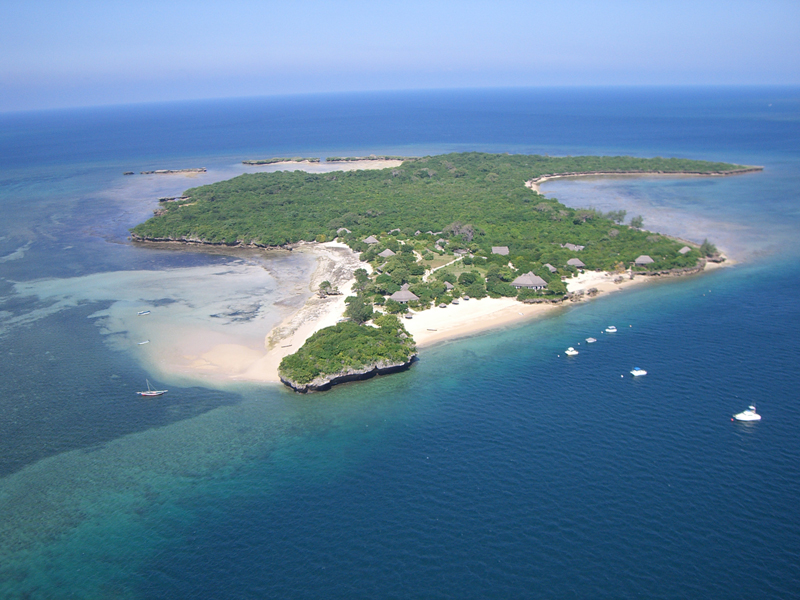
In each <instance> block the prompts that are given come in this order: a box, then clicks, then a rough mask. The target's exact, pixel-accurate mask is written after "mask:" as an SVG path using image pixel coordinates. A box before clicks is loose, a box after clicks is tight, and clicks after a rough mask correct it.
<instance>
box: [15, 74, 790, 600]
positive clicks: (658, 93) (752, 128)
mask: <svg viewBox="0 0 800 600" xmlns="http://www.w3.org/2000/svg"><path fill="white" fill-rule="evenodd" d="M462 150H480V151H493V152H514V153H517V152H519V153H521V152H525V153H549V154H553V155H564V154H581V153H591V154H631V155H637V156H684V157H690V158H703V159H710V160H724V161H732V162H737V163H743V164H757V165H763V166H764V167H765V170H764V171H763V172H761V173H758V174H754V175H747V176H743V177H736V178H724V179H700V178H697V179H694V178H693V179H685V178H684V179H611V180H587V181H562V182H550V183H548V184H546V185H545V186H544V190H543V191H544V192H545V193H547V194H548V195H554V196H556V197H558V198H560V199H561V200H563V201H565V202H567V203H572V204H575V205H580V206H587V205H590V206H597V207H601V208H605V207H627V208H628V210H629V214H638V213H641V214H643V215H644V216H645V225H648V223H652V224H653V225H652V227H653V228H654V229H656V228H657V227H656V225H655V223H657V222H659V221H661V222H662V223H663V224H664V227H666V228H669V229H670V233H673V232H674V233H676V234H680V233H684V234H685V235H687V236H688V237H692V238H693V239H696V238H697V236H698V235H699V236H701V238H700V239H697V241H702V237H705V235H706V233H707V235H708V237H710V238H711V239H712V241H717V242H718V243H719V244H720V245H721V246H723V247H724V248H725V249H726V250H727V251H728V252H729V253H730V254H731V255H733V256H734V257H735V258H737V259H738V260H739V261H740V262H739V264H737V265H736V266H735V267H733V268H728V269H721V270H718V271H716V272H713V273H709V274H706V275H703V276H699V277H689V278H685V279H680V280H669V281H664V282H656V283H652V284H648V285H646V286H642V287H640V288H638V289H636V288H634V289H631V290H628V291H625V292H623V293H620V294H614V295H610V296H608V297H605V298H601V299H598V300H596V301H594V302H591V303H586V304H581V305H574V306H570V307H568V308H567V309H565V310H563V311H561V312H559V313H558V314H557V315H555V316H551V317H548V318H546V319H542V320H540V321H536V322H532V323H529V324H526V325H523V326H518V327H515V328H510V329H507V330H503V331H498V332H493V333H490V334H485V335H480V336H476V337H474V338H470V339H467V340H459V341H455V342H450V343H446V344H442V345H439V346H436V347H434V348H429V349H425V350H423V351H422V353H421V355H420V361H419V363H418V364H417V365H415V366H414V367H413V368H412V369H411V370H409V371H408V372H405V373H402V374H397V375H393V376H390V377H383V378H378V379H374V380H371V381H369V382H363V383H359V384H353V385H346V386H340V387H338V388H335V389H334V390H332V391H331V392H328V393H324V394H316V395H310V396H300V395H295V394H293V393H290V392H288V391H286V390H284V389H282V388H279V387H277V386H255V385H245V384H241V385H237V386H232V387H226V388H224V389H211V388H207V387H203V386H202V385H200V384H197V385H191V386H186V385H175V384H173V383H170V385H169V388H170V393H169V394H168V395H166V396H163V397H162V398H161V399H160V400H159V401H157V402H141V401H138V399H136V398H135V397H132V396H133V391H135V390H136V389H139V386H140V385H141V382H142V381H143V380H144V378H145V377H147V376H149V372H148V370H147V368H146V366H145V365H143V364H142V363H140V362H137V360H136V359H135V356H133V355H132V354H131V353H130V352H127V351H123V350H119V349H117V348H116V347H115V346H114V345H113V344H111V343H110V341H109V340H110V338H112V337H113V335H112V334H110V333H109V332H108V331H106V330H104V328H103V327H102V326H100V325H99V324H98V323H99V321H98V319H97V318H96V314H97V313H98V312H99V311H103V310H105V309H106V308H107V307H108V304H109V303H110V301H109V300H108V299H103V300H92V299H91V298H93V297H94V296H92V295H91V294H87V295H86V296H85V297H84V298H83V299H82V300H80V301H76V302H73V303H69V302H61V303H59V302H57V301H55V300H53V299H52V298H42V297H37V296H32V295H30V294H26V293H23V291H24V290H25V289H28V288H25V287H24V285H23V284H35V283H36V282H39V281H41V280H47V281H49V282H50V283H51V284H52V286H53V288H54V289H61V288H64V287H65V286H67V285H68V284H69V282H71V281H74V280H75V279H74V278H83V279H80V281H81V282H84V281H85V282H87V285H92V283H91V282H92V281H94V279H93V278H92V275H98V276H99V275H103V276H108V277H118V276H119V274H120V273H124V272H127V271H133V270H149V271H151V272H153V273H154V277H155V273H156V272H162V271H164V270H165V269H182V268H193V267H198V266H204V265H223V266H224V265H228V264H232V261H234V259H233V258H232V257H229V256H220V255H210V254H204V253H199V252H174V251H164V250H154V249H149V248H147V249H142V248H137V247H133V246H131V245H130V244H129V243H128V242H127V239H126V232H127V229H128V228H129V227H131V226H133V225H135V224H136V223H138V222H139V221H141V220H142V219H144V218H146V217H147V215H148V214H149V211H150V210H152V208H153V207H154V204H155V200H154V199H153V198H152V197H144V198H128V197H126V196H124V193H123V192H120V190H123V191H124V190H125V189H127V188H125V187H124V186H125V185H127V180H125V178H123V176H122V172H123V171H127V170H132V171H136V172H138V171H140V170H145V169H153V168H185V167H194V166H206V167H208V168H209V169H210V170H211V171H213V170H215V169H216V170H218V171H219V172H224V171H225V170H226V169H231V168H233V165H235V164H236V163H238V162H239V161H241V160H243V159H247V158H259V157H269V156H277V155H293V156H294V155H302V156H326V155H341V154H352V155H362V154H370V153H374V154H403V155H424V154H432V153H439V152H448V151H462ZM0 166H1V168H2V170H1V171H0V206H2V215H3V220H2V222H0V356H2V363H1V364H2V379H0V597H8V598H181V597H182V598H190V597H191V598H379V597H380V598H407V597H425V598H487V597H490V598H512V597H519V598H641V597H649V598H792V597H800V511H798V498H800V404H798V392H797V390H798V389H799V388H800V385H798V384H800V374H798V370H797V364H798V359H800V305H799V303H798V298H800V266H798V265H799V264H800V261H799V259H800V251H798V245H797V239H798V233H800V210H799V209H798V207H800V193H798V191H797V190H798V189H800V89H797V88H707V89H690V88H664V89H659V88H645V89H563V90H491V91H450V92H413V93H411V92H409V93H380V94H358V95H356V94H352V95H346V94H341V95H328V96H325V95H321V96H302V97H284V98H272V99H247V100H231V101H214V102H193V103H174V104H163V105H143V106H128V107H112V108H101V109H91V110H90V109H85V110H70V111H50V112H37V113H16V114H5V115H0ZM137 177H138V176H137ZM175 185H176V186H177V187H176V189H175V193H178V192H180V191H181V190H182V189H183V188H185V187H187V186H186V185H185V184H184V183H183V182H180V183H178V184H175ZM181 186H183V187H181ZM53 297H55V296H53ZM97 298H100V296H97ZM610 323H614V324H616V325H617V327H618V328H619V332H618V333H617V334H616V335H613V336H612V335H609V334H603V333H601V331H602V330H603V328H604V327H605V326H606V325H608V324H610ZM590 335H593V336H594V337H596V338H598V343H596V344H594V345H592V346H590V347H589V346H586V345H585V343H584V344H582V345H581V346H580V348H579V349H580V350H581V354H580V355H579V356H578V357H576V358H575V359H566V358H565V357H564V355H563V349H564V348H566V347H567V346H570V345H573V346H574V345H576V344H577V343H579V342H581V341H582V340H583V339H584V338H586V337H588V336H590ZM637 365H638V366H642V367H644V368H646V369H647V370H648V375H647V376H646V377H644V378H639V379H636V380H634V379H633V378H631V377H629V376H628V371H629V370H630V369H631V368H632V367H633V366H637ZM623 374H624V375H625V376H624V377H620V375H623ZM751 402H757V404H758V409H759V412H760V413H761V414H762V415H763V420H762V421H761V422H759V423H756V424H741V423H732V422H731V420H730V417H731V414H733V413H735V412H739V411H740V410H742V409H744V408H745V407H746V406H747V404H749V403H751Z"/></svg>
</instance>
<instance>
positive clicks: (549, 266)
mask: <svg viewBox="0 0 800 600" xmlns="http://www.w3.org/2000/svg"><path fill="white" fill-rule="evenodd" d="M544 266H545V267H547V270H548V271H550V272H551V273H555V272H556V271H558V269H556V268H555V267H554V266H553V265H551V264H550V263H544Z"/></svg>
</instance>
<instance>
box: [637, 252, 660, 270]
mask: <svg viewBox="0 0 800 600" xmlns="http://www.w3.org/2000/svg"><path fill="white" fill-rule="evenodd" d="M654 262H656V261H654V260H653V259H652V258H650V257H649V256H647V254H642V255H641V256H640V257H639V258H637V259H636V266H637V267H643V266H645V265H649V264H651V263H654Z"/></svg>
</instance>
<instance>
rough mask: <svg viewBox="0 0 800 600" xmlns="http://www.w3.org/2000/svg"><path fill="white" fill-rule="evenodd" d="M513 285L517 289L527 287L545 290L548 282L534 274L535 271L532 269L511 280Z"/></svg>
mask: <svg viewBox="0 0 800 600" xmlns="http://www.w3.org/2000/svg"><path fill="white" fill-rule="evenodd" d="M511 285H513V286H514V287H515V288H517V289H520V288H525V289H526V290H543V289H544V288H546V287H547V282H546V281H545V280H544V279H542V278H541V277H539V276H538V275H534V274H533V271H531V272H529V273H525V274H524V275H520V276H519V277H517V278H516V279H515V280H514V281H512V282H511Z"/></svg>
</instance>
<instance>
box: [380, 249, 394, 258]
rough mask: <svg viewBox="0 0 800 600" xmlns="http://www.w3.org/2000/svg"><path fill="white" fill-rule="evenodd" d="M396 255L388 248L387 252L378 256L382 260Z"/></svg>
mask: <svg viewBox="0 0 800 600" xmlns="http://www.w3.org/2000/svg"><path fill="white" fill-rule="evenodd" d="M394 254H395V253H394V252H392V251H391V250H389V248H386V250H384V251H383V252H379V253H378V256H380V257H381V258H390V257H392V256H394Z"/></svg>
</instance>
